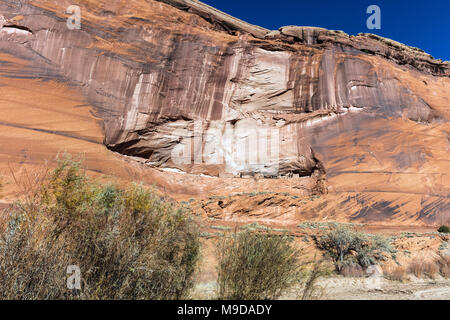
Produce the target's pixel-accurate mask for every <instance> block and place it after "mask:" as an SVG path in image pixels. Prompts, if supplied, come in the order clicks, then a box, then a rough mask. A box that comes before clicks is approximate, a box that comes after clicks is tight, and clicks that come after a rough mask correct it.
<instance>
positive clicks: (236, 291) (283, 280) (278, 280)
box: [217, 230, 301, 300]
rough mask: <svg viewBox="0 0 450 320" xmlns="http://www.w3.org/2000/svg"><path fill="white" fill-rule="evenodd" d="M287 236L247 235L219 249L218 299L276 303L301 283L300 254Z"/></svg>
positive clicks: (239, 235) (221, 244)
mask: <svg viewBox="0 0 450 320" xmlns="http://www.w3.org/2000/svg"><path fill="white" fill-rule="evenodd" d="M291 240H292V239H290V238H288V237H286V236H279V235H270V234H268V233H265V232H264V233H260V232H252V231H248V230H247V231H244V232H240V233H237V234H234V235H232V236H231V237H228V238H224V239H223V241H221V242H219V244H218V246H217V255H218V261H219V264H218V298H219V299H233V300H250V299H253V300H262V299H276V298H278V297H280V295H281V294H282V293H283V292H284V291H285V290H286V289H288V288H290V287H291V286H292V285H294V284H295V283H298V282H299V280H300V277H301V276H300V264H299V256H300V251H299V250H298V249H297V248H296V247H295V246H294V245H293V244H292V241H291Z"/></svg>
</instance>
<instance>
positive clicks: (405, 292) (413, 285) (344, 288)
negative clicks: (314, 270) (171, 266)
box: [193, 276, 450, 300]
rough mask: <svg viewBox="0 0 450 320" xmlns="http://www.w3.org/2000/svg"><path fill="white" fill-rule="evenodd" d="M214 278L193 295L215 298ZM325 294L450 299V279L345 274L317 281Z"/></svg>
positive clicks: (324, 297)
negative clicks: (355, 276) (395, 278)
mask: <svg viewBox="0 0 450 320" xmlns="http://www.w3.org/2000/svg"><path fill="white" fill-rule="evenodd" d="M215 286H216V283H215V282H214V281H210V282H203V283H199V284H197V285H196V287H195V289H194V294H193V298H194V299H214V297H215ZM318 286H320V288H321V290H322V292H323V295H322V297H321V298H320V299H321V300H450V279H443V278H440V279H436V280H430V279H428V280H424V279H417V278H415V277H412V278H411V280H409V281H408V282H404V283H401V282H397V281H390V280H386V279H384V278H381V279H380V281H379V282H378V283H376V282H374V281H373V279H371V278H344V277H342V276H333V277H327V278H323V279H321V280H320V281H319V282H318ZM299 292H301V291H300V290H299V289H293V290H291V291H290V292H288V293H286V294H285V295H283V296H282V297H281V299H283V300H296V299H298V297H299Z"/></svg>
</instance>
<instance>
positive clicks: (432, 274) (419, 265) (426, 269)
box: [408, 261, 439, 279]
mask: <svg viewBox="0 0 450 320" xmlns="http://www.w3.org/2000/svg"><path fill="white" fill-rule="evenodd" d="M408 272H409V273H411V274H413V275H415V276H416V277H417V278H425V277H428V278H431V279H435V278H436V276H437V275H438V273H439V266H438V265H437V263H436V262H435V261H426V262H425V261H413V262H411V263H410V264H409V266H408Z"/></svg>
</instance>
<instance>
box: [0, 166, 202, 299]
mask: <svg viewBox="0 0 450 320" xmlns="http://www.w3.org/2000/svg"><path fill="white" fill-rule="evenodd" d="M26 199H28V200H27V201H21V202H18V203H17V204H16V205H15V206H14V208H13V209H12V212H10V214H9V215H7V216H6V215H5V216H3V217H2V220H1V221H0V256H1V257H2V258H1V259H0V299H179V298H184V297H186V295H187V293H188V290H189V289H190V288H191V287H192V285H193V282H192V276H193V273H194V271H195V265H196V262H197V260H198V255H199V233H198V228H197V227H196V225H195V223H194V221H193V220H192V219H191V218H190V217H189V216H188V215H187V214H186V213H185V212H184V211H183V210H182V209H180V208H177V207H176V206H175V205H174V204H172V203H168V202H165V201H163V200H162V199H161V198H159V197H158V196H156V195H155V194H154V193H153V192H152V191H150V190H148V189H146V188H144V187H142V186H139V185H132V186H130V187H128V188H126V189H120V188H118V187H117V186H115V185H101V184H99V183H96V182H94V181H91V180H90V179H88V178H87V176H86V175H85V174H84V172H83V170H82V168H81V165H80V163H77V162H74V161H72V160H70V159H69V158H66V159H63V160H60V161H59V162H58V166H57V168H56V169H55V170H54V171H53V172H51V173H50V174H49V175H47V176H46V177H44V178H43V180H42V187H41V188H40V190H39V192H38V194H37V196H33V197H26ZM69 265H77V266H79V268H80V269H81V279H82V287H81V290H69V289H68V288H67V286H66V280H67V277H68V275H67V274H66V270H67V267H68V266H69Z"/></svg>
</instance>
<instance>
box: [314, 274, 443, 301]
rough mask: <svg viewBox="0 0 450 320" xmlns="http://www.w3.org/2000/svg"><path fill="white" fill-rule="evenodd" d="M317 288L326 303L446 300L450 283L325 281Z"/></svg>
mask: <svg viewBox="0 0 450 320" xmlns="http://www.w3.org/2000/svg"><path fill="white" fill-rule="evenodd" d="M320 285H322V286H324V288H325V295H324V299H329V300H449V299H450V279H439V280H422V279H413V280H411V281H408V282H405V283H400V282H396V281H389V280H386V279H380V282H379V285H377V284H375V283H374V281H372V280H371V278H363V279H360V278H343V277H337V278H328V279H323V280H322V281H321V282H320Z"/></svg>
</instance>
